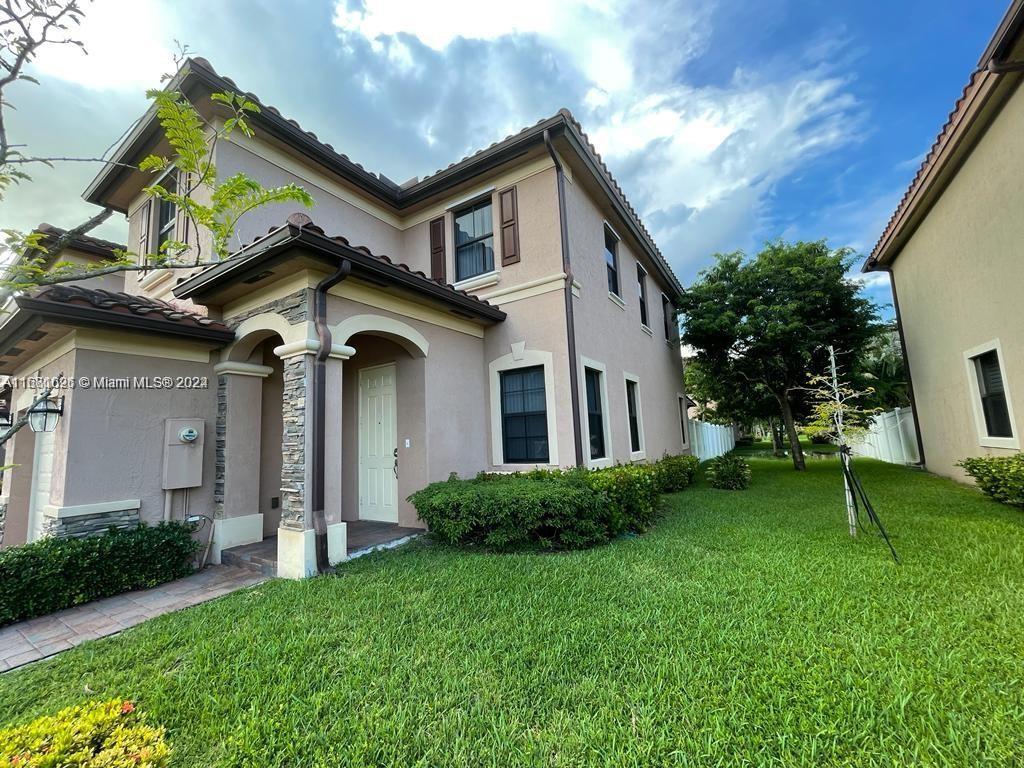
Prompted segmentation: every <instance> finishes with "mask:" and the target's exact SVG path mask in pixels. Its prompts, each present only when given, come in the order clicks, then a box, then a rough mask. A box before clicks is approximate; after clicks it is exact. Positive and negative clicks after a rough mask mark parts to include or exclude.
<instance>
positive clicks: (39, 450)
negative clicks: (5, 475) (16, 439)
mask: <svg viewBox="0 0 1024 768" xmlns="http://www.w3.org/2000/svg"><path fill="white" fill-rule="evenodd" d="M53 436H54V433H53V432H36V433H35V436H34V437H35V446H34V447H33V449H32V492H31V494H30V495H29V509H28V540H29V541H35V540H36V539H38V538H41V537H42V535H43V507H45V506H46V505H47V504H49V503H50V485H51V481H52V480H53V442H54V441H53Z"/></svg>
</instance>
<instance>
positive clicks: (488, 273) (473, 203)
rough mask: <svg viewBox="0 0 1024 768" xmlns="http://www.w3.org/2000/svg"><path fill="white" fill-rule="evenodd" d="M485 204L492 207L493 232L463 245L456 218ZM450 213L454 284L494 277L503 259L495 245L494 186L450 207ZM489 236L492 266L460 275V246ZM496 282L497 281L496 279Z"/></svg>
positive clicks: (464, 244) (462, 246)
mask: <svg viewBox="0 0 1024 768" xmlns="http://www.w3.org/2000/svg"><path fill="white" fill-rule="evenodd" d="M484 204H486V205H489V206H490V207H491V233H490V234H489V235H480V236H479V237H474V238H473V239H472V240H469V241H468V242H465V243H462V245H459V241H458V231H457V224H456V220H457V219H458V218H459V216H460V215H461V214H463V213H465V212H466V211H470V210H472V209H474V208H477V207H478V206H482V205H484ZM448 213H449V214H450V215H451V221H452V226H451V229H452V277H453V278H455V279H454V280H453V281H452V284H453V285H464V284H466V283H469V282H471V281H473V280H477V279H478V278H484V277H487V278H490V277H492V276H494V275H497V273H498V268H499V265H500V263H501V259H500V258H499V256H500V254H499V253H498V250H497V248H496V247H495V242H494V190H493V187H492V188H491V189H490V190H488V191H487V192H485V193H483V194H481V195H477V196H476V197H474V198H471V199H469V200H466V201H464V202H462V203H460V204H459V205H458V206H452V207H450V208H449V209H448ZM488 237H489V238H491V268H490V269H488V270H485V271H483V272H479V273H477V274H475V275H470V276H469V277H459V248H465V247H466V246H467V245H472V244H473V243H477V242H480V241H482V240H486V239H487V238H488ZM494 282H497V281H496V280H495V281H494ZM493 284H494V283H487V285H493Z"/></svg>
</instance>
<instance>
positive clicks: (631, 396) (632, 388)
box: [626, 379, 641, 453]
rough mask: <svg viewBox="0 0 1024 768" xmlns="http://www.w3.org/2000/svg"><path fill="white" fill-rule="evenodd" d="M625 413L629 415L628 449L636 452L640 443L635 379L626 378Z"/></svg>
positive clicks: (638, 403) (638, 406)
mask: <svg viewBox="0 0 1024 768" xmlns="http://www.w3.org/2000/svg"><path fill="white" fill-rule="evenodd" d="M626 413H627V415H628V416H629V449H630V450H631V451H633V453H636V452H637V451H640V450H641V443H640V396H639V395H638V394H637V385H636V382H635V381H631V380H630V379H626Z"/></svg>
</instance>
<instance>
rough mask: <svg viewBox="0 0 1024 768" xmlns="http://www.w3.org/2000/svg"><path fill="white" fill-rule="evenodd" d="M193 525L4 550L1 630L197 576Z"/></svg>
mask: <svg viewBox="0 0 1024 768" xmlns="http://www.w3.org/2000/svg"><path fill="white" fill-rule="evenodd" d="M192 530H193V529H192V526H191V525H186V524H184V523H178V522H170V523H160V524H159V525H156V526H153V527H147V526H139V527H138V528H134V529H131V530H113V529H112V530H110V531H108V532H107V533H106V534H104V535H103V536H90V537H87V538H82V539H53V538H49V539H40V540H39V541H34V542H32V543H31V544H26V545H25V546H22V547H11V548H10V549H5V550H2V551H0V626H3V625H4V624H10V623H12V622H15V621H21V620H22V619H30V618H32V617H33V616H43V615H45V614H47V613H52V612H54V611H59V610H61V609H62V608H70V607H71V606H73V605H80V604H82V603H88V602H90V601H92V600H98V599H100V598H103V597H110V596H111V595H117V594H120V593H122V592H129V591H131V590H133V589H144V588H146V587H155V586H156V585H157V584H163V583H164V582H165V581H171V580H172V579H178V578H181V577H182V576H187V575H188V574H190V573H192V562H191V561H192V555H193V554H194V553H195V551H196V548H197V547H198V546H199V545H198V543H197V542H196V541H194V540H193V539H192Z"/></svg>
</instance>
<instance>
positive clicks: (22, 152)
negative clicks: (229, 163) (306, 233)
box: [0, 0, 313, 445]
mask: <svg viewBox="0 0 1024 768" xmlns="http://www.w3.org/2000/svg"><path fill="white" fill-rule="evenodd" d="M84 16H85V10H84V6H83V3H82V2H80V0H5V2H2V3H0V202H2V201H3V200H4V199H5V197H6V196H7V195H9V194H15V193H16V192H17V190H18V189H19V188H20V187H21V186H22V185H25V184H28V183H31V181H32V176H31V173H30V170H31V169H32V168H33V167H36V168H38V167H39V166H49V167H53V166H55V165H59V164H61V163H72V162H73V163H81V162H85V163H96V164H100V165H111V164H113V162H114V161H111V160H108V159H107V158H106V157H105V156H100V157H48V156H40V155H33V154H32V153H31V152H30V151H29V149H28V146H27V144H24V143H19V142H16V141H14V140H12V138H11V137H10V135H9V133H8V130H7V123H6V121H5V119H4V117H5V112H6V110H9V109H11V108H13V107H12V103H11V100H10V96H9V91H10V89H11V88H12V87H13V86H16V85H18V84H20V83H28V84H36V85H38V82H37V81H36V79H35V78H33V77H32V76H31V75H29V74H27V73H26V71H25V69H26V67H27V66H28V65H30V64H31V63H32V61H33V60H34V59H35V57H36V56H37V55H38V53H39V51H40V50H42V49H43V48H46V47H51V46H60V45H71V46H76V47H78V48H81V49H82V51H83V52H85V48H84V46H83V45H82V43H81V41H80V40H77V39H76V37H75V35H74V30H75V28H76V27H78V25H80V24H81V22H82V19H83V18H84ZM186 55H187V49H186V48H183V49H182V51H181V54H180V56H179V57H178V59H177V60H176V61H175V65H176V68H177V67H179V66H180V65H181V63H182V61H183V60H184V58H185V56H186ZM171 77H172V76H171V75H165V76H164V80H165V81H167V80H170V79H171ZM147 96H148V98H149V99H150V100H151V101H152V102H153V104H154V109H155V112H156V116H157V119H158V120H159V121H160V125H161V127H162V129H163V132H164V136H165V138H166V139H167V143H168V145H169V146H170V150H171V151H170V153H169V154H167V155H149V156H148V157H146V158H144V159H143V160H142V162H140V163H139V164H138V165H137V166H126V165H124V164H121V165H122V166H123V167H130V168H133V169H135V170H138V171H141V172H143V173H148V174H151V175H152V177H153V179H154V183H152V184H150V185H149V186H147V187H146V188H145V192H146V194H148V195H149V196H150V197H151V198H152V199H153V200H155V201H162V202H167V203H170V204H172V205H174V206H175V207H176V208H177V209H178V210H180V211H182V212H183V213H184V216H185V218H186V219H187V220H188V223H189V226H188V230H189V231H192V232H205V233H206V234H208V236H209V251H208V252H206V253H204V251H203V244H202V242H201V240H200V239H199V238H197V240H198V242H196V243H193V244H187V243H184V242H181V241H178V240H169V241H164V242H163V243H161V244H160V245H159V247H158V248H157V249H156V250H155V251H153V252H152V253H134V252H132V251H130V250H123V251H117V252H115V253H114V256H113V258H110V259H105V260H103V261H100V262H96V263H92V264H88V265H83V264H80V263H75V262H72V261H69V260H62V259H61V258H60V254H61V253H62V252H63V251H64V250H65V249H66V248H67V247H68V246H69V245H70V244H71V243H72V242H73V241H74V240H75V238H77V237H79V236H80V235H84V234H86V233H87V232H89V231H91V230H93V229H95V228H96V227H98V226H99V225H100V224H102V223H103V222H105V221H106V220H107V219H109V218H110V216H111V214H112V211H111V209H109V208H105V209H103V210H101V211H99V212H97V213H96V214H95V215H93V216H91V217H89V218H88V219H87V220H86V221H84V222H81V223H80V224H78V225H76V226H73V227H70V228H68V229H67V230H66V231H65V232H64V234H62V235H60V236H58V237H57V238H55V239H52V240H50V239H47V238H46V237H45V235H44V234H43V233H40V232H21V231H18V230H14V229H5V230H3V231H2V239H0V248H2V250H4V251H6V253H5V254H4V263H3V264H2V266H0V293H3V294H8V295H9V294H14V293H19V292H25V291H30V290H33V289H35V288H39V287H41V286H46V285H56V284H59V283H70V282H76V281H80V280H85V279H88V278H91V277H97V276H100V275H108V274H114V273H121V272H149V271H153V270H161V269H200V268H203V267H207V266H212V265H214V264H219V263H223V262H224V261H227V260H230V259H231V258H232V256H231V254H230V249H229V243H230V241H231V238H232V236H233V234H234V231H235V228H236V226H237V224H238V221H239V219H240V218H241V217H242V216H244V215H245V214H247V213H249V212H250V211H253V210H256V209H258V208H261V207H263V206H266V205H270V204H272V203H279V202H294V203H298V204H300V205H303V206H306V207H311V206H312V205H313V198H312V196H311V195H310V194H309V193H308V192H306V191H305V190H304V189H302V188H301V187H299V186H297V185H295V184H285V185H283V186H280V187H271V188H268V187H264V186H263V185H262V184H260V183H259V182H258V181H256V180H255V179H252V178H251V177H249V176H248V175H246V174H244V173H237V174H234V175H232V176H229V177H227V178H221V177H219V176H218V174H217V168H216V166H215V165H214V162H213V158H214V156H215V150H216V147H217V144H218V143H219V142H222V141H225V140H227V139H228V138H229V137H230V136H231V134H232V133H233V132H234V131H236V130H237V131H239V132H241V133H242V134H244V135H246V136H252V135H253V131H252V128H251V127H250V125H249V119H250V118H251V116H252V115H255V114H258V113H259V111H260V107H259V105H258V104H256V103H255V102H253V101H252V100H251V99H249V98H247V97H245V96H244V95H241V94H237V93H231V92H224V93H214V94H212V95H211V97H210V98H211V100H212V101H213V102H214V104H216V105H218V106H219V108H220V109H221V110H222V111H223V113H224V116H225V119H224V120H223V122H219V123H215V122H212V121H210V120H207V119H206V118H205V117H204V116H203V115H202V114H201V113H200V112H199V110H198V109H197V108H196V107H195V105H194V104H192V103H191V102H190V101H189V100H188V99H187V98H186V96H185V95H184V94H182V93H180V92H178V91H175V90H171V89H154V90H151V91H148V92H147ZM108 151H109V150H108ZM105 154H106V153H104V155H105ZM168 172H170V173H173V174H174V176H175V178H176V180H177V184H175V185H170V184H161V183H160V181H159V180H160V179H162V178H164V176H165V175H166V174H167V173H168ZM51 394H52V389H49V390H45V391H43V392H40V393H39V394H38V395H37V396H36V397H35V398H34V400H33V402H32V405H31V406H30V408H31V407H34V406H35V405H36V404H37V403H39V402H41V401H43V400H46V399H47V398H49V397H50V396H51ZM25 423H26V417H24V416H23V417H22V418H20V419H18V420H16V421H15V422H14V423H13V425H12V426H10V427H9V428H8V429H7V430H5V431H4V432H3V433H2V434H0V445H3V443H5V442H6V441H7V440H9V439H10V438H11V436H13V435H14V433H15V432H17V431H18V430H19V429H21V428H22V427H23V426H24V424H25Z"/></svg>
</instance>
